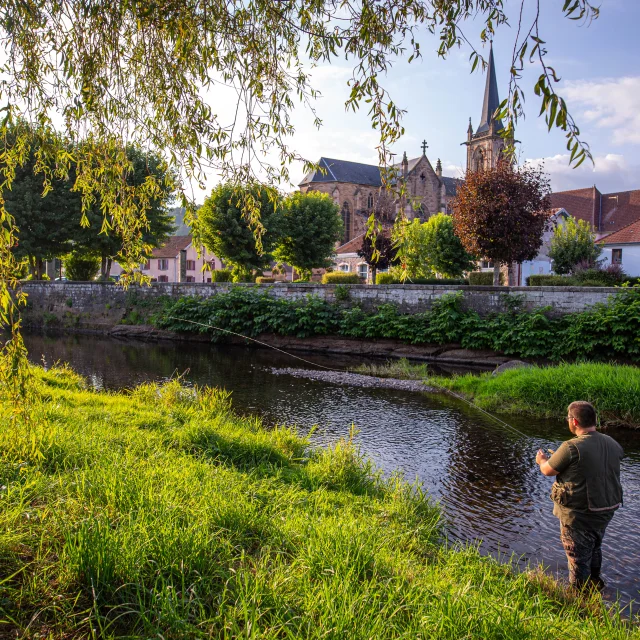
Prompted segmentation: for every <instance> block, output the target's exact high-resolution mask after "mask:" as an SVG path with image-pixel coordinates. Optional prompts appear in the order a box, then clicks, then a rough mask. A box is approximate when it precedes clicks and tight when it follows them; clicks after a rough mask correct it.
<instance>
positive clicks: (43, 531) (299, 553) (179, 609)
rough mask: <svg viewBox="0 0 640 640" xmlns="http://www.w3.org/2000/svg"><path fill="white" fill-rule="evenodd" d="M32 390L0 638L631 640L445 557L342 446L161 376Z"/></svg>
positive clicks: (398, 495) (545, 591) (12, 454)
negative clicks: (314, 444) (323, 446)
mask: <svg viewBox="0 0 640 640" xmlns="http://www.w3.org/2000/svg"><path fill="white" fill-rule="evenodd" d="M36 380H37V385H38V388H37V394H38V395H37V397H36V400H35V402H34V405H33V421H32V423H31V424H30V425H29V426H28V428H25V427H24V426H20V427H19V428H17V429H16V430H12V429H10V428H8V427H5V428H4V429H3V430H2V431H1V432H0V452H1V458H0V469H1V471H2V478H3V481H2V492H1V493H0V496H1V497H0V517H1V518H2V522H3V526H2V529H1V531H2V534H1V537H0V544H1V545H2V553H1V556H0V557H1V558H2V560H1V562H2V572H3V576H4V578H3V582H2V583H1V584H0V621H1V623H2V625H3V626H2V627H0V629H2V634H3V635H7V636H8V637H13V636H18V637H20V636H24V637H36V634H40V635H39V637H50V638H62V637H65V638H66V637H88V636H92V635H93V636H96V637H101V638H109V637H113V638H117V637H125V636H126V637H157V636H158V635H162V636H163V637H172V638H178V637H225V638H233V637H248V636H251V637H253V638H273V639H275V638H280V637H304V638H320V637H323V638H326V637H336V638H338V637H349V638H363V639H364V638H373V637H375V638H416V637H425V638H436V637H437V638H460V637H468V638H483V639H484V638H490V637H497V636H498V635H499V636H500V637H508V638H540V639H542V638H545V639H546V638H548V637H549V636H551V637H567V638H569V637H570V638H584V639H585V640H586V639H587V638H588V639H592V638H602V639H605V638H607V639H616V638H637V637H639V634H638V631H637V629H635V628H633V629H632V628H630V627H628V626H626V625H625V624H624V623H622V622H620V620H619V619H618V618H617V617H616V615H614V614H612V613H611V612H607V611H606V610H605V608H604V607H602V606H601V605H598V604H597V601H595V600H594V601H593V602H592V603H590V605H589V606H588V607H585V605H584V603H581V602H580V601H578V600H575V599H573V598H571V597H570V596H569V595H567V594H566V593H565V592H564V591H563V589H562V588H561V587H560V586H558V585H557V584H556V583H554V582H553V581H552V580H550V579H548V578H543V577H541V576H540V574H538V573H521V574H516V573H514V572H512V571H511V569H510V568H508V567H506V566H504V565H500V564H498V563H497V562H495V561H494V560H491V559H489V558H483V557H481V556H480V555H479V554H478V553H477V552H476V551H475V550H473V549H463V550H452V549H447V548H445V547H444V546H442V544H441V541H440V526H439V524H438V522H439V511H438V510H437V508H436V507H435V506H434V505H433V504H431V503H430V502H429V500H428V498H427V497H426V496H425V495H424V494H422V493H421V492H419V491H416V490H412V489H411V488H410V487H408V486H407V485H406V484H404V483H402V482H400V481H398V480H397V479H391V480H384V479H383V478H381V477H380V476H379V475H378V474H376V473H375V470H374V469H373V468H372V467H371V465H370V463H368V462H367V461H366V460H363V459H362V457H361V456H360V455H359V453H358V451H357V449H356V448H355V447H354V446H353V444H351V443H349V442H341V443H338V444H337V445H335V446H334V447H332V448H329V449H327V450H315V449H310V448H309V446H308V444H307V442H306V441H305V440H303V439H301V438H300V437H299V436H297V435H296V434H295V433H293V432H292V431H290V430H287V429H284V428H279V429H274V430H266V429H264V428H263V427H262V425H261V423H260V421H259V420H258V419H256V418H253V417H251V418H241V417H238V416H237V415H235V414H234V413H233V412H232V410H231V407H230V404H229V398H228V394H226V393H225V392H221V391H216V390H197V391H194V390H193V389H186V388H184V387H181V386H180V384H179V383H178V382H177V381H174V382H171V383H169V384H167V385H164V386H158V385H155V384H146V385H143V386H141V387H138V388H137V389H135V390H133V391H131V392H128V393H100V392H95V391H91V390H89V389H87V388H86V386H85V384H84V382H83V381H82V380H81V379H80V378H79V377H78V376H76V375H75V374H73V373H72V372H70V371H67V370H60V369H54V370H52V371H49V372H48V373H46V374H45V373H43V372H42V371H41V370H36ZM0 411H1V412H2V413H1V415H0V418H2V419H3V424H5V425H10V422H9V413H10V408H9V407H6V406H3V405H0ZM27 627H28V631H26V628H27Z"/></svg>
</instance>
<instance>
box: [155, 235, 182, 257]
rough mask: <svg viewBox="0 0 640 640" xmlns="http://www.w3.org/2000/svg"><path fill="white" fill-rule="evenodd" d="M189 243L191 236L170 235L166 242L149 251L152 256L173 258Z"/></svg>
mask: <svg viewBox="0 0 640 640" xmlns="http://www.w3.org/2000/svg"><path fill="white" fill-rule="evenodd" d="M190 244H191V236H170V237H169V239H168V240H167V242H166V243H165V244H164V245H162V246H161V247H157V248H156V249H154V250H153V251H152V252H151V255H152V256H153V257H154V258H175V257H176V256H177V255H178V254H179V253H180V251H182V250H183V249H186V248H187V247H188V246H189V245H190Z"/></svg>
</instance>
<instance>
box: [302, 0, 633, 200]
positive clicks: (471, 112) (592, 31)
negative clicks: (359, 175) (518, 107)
mask: <svg viewBox="0 0 640 640" xmlns="http://www.w3.org/2000/svg"><path fill="white" fill-rule="evenodd" d="M527 2H529V3H530V0H527ZM540 4H541V8H542V13H541V33H540V35H541V37H542V38H543V39H544V40H545V41H546V43H547V44H546V47H547V49H548V52H549V53H548V57H547V60H548V62H549V63H550V64H552V66H554V67H555V69H556V72H557V73H558V75H559V76H560V77H561V78H562V80H561V83H560V84H559V85H558V92H559V93H560V94H561V95H562V96H563V97H564V98H565V99H566V100H567V104H568V107H569V110H570V111H571V113H572V114H573V116H574V118H575V120H576V121H577V123H578V125H579V126H580V128H581V131H582V137H583V138H584V140H586V141H587V142H588V143H589V145H590V147H591V151H592V153H593V156H594V159H595V165H593V164H591V163H589V162H585V163H584V164H583V165H582V166H581V167H580V168H578V169H572V168H570V167H569V163H568V153H567V151H566V147H565V139H564V134H563V133H562V132H551V133H548V132H547V127H546V124H545V122H544V119H543V118H538V117H537V114H538V112H539V110H540V103H539V101H538V98H537V97H536V96H535V95H534V94H533V85H534V83H535V81H536V79H537V76H538V75H539V73H540V71H539V67H532V68H526V69H525V73H524V78H523V81H522V85H523V88H524V89H525V97H526V103H525V110H526V117H525V119H524V120H523V121H520V122H519V124H518V127H517V130H516V138H517V139H518V140H519V141H520V145H519V158H520V161H535V162H538V163H539V162H543V163H544V167H545V170H546V171H547V173H548V174H549V176H550V179H551V186H552V189H553V190H554V191H559V190H564V189H576V188H581V187H590V186H592V185H593V184H594V183H595V184H596V185H597V186H598V188H599V189H600V190H601V191H603V192H611V191H623V190H628V189H640V156H639V151H640V38H638V35H637V25H638V24H639V23H640V2H638V1H637V0H601V4H600V7H601V12H600V18H599V19H598V20H596V21H593V22H592V23H591V24H589V25H583V24H581V23H576V22H573V21H569V20H567V19H566V18H563V16H562V14H561V11H560V9H561V6H562V4H563V2H562V0H541V3H540ZM505 5H506V8H507V10H508V11H509V12H513V11H514V9H517V8H518V7H519V2H517V1H516V0H506V2H505ZM480 28H481V27H480V24H479V23H477V24H469V25H467V26H466V27H465V32H466V34H467V36H468V37H469V38H470V40H472V41H473V42H474V44H476V45H478V46H481V44H480V39H479V32H480ZM473 36H475V38H474V37H473ZM514 39H515V29H514V28H513V27H508V26H506V27H505V26H503V27H501V28H500V29H499V30H498V32H497V34H496V36H495V39H494V44H493V46H494V56H495V62H496V72H497V76H498V89H499V92H500V97H501V99H502V98H504V97H505V96H506V93H507V85H508V81H509V66H510V61H511V54H512V50H513V44H514ZM437 45H438V40H437V37H436V36H431V35H429V34H427V33H425V34H423V36H422V37H421V48H422V51H423V57H422V59H418V60H417V61H414V62H412V63H411V64H408V63H407V62H406V61H405V60H399V61H397V62H396V63H395V64H394V65H393V67H392V69H391V71H390V72H389V73H388V75H387V78H386V87H387V88H388V89H389V91H390V92H391V95H392V97H393V98H394V100H395V101H396V103H397V104H398V105H399V106H400V107H401V108H403V109H406V111H407V113H406V115H405V117H404V126H405V130H406V133H405V135H404V137H403V138H402V140H400V141H399V142H398V143H397V144H396V145H395V147H394V152H395V153H396V154H397V158H398V159H399V158H401V157H402V153H403V152H404V151H406V152H407V155H408V157H409V158H412V157H417V156H419V155H420V154H421V147H420V145H421V143H422V140H423V139H426V140H427V143H428V145H429V148H428V150H427V156H428V158H429V159H430V161H431V163H432V165H434V166H435V163H436V160H437V159H438V158H440V159H441V160H442V165H443V170H444V174H445V175H449V176H454V177H460V176H462V174H463V171H464V168H465V164H466V148H465V147H464V146H461V143H462V142H463V141H464V140H466V131H467V127H468V123H469V117H471V120H472V123H473V125H474V127H477V125H478V121H479V119H480V113H481V110H482V99H483V93H484V84H485V75H484V72H483V71H480V72H477V71H476V73H474V74H470V64H469V49H464V48H463V49H461V50H455V51H453V52H452V53H451V54H450V55H449V57H448V58H447V59H446V60H442V59H440V58H438V57H437V55H436V53H435V50H436V47H437ZM483 55H485V56H486V55H488V48H485V49H484V50H483ZM350 72H351V68H350V66H349V64H348V63H347V62H345V61H344V60H339V61H338V62H334V64H332V65H331V66H324V67H318V68H316V69H314V70H313V85H314V86H315V87H316V88H317V89H319V90H320V91H321V93H322V98H320V99H319V100H318V101H317V103H316V108H317V111H318V115H319V117H320V118H321V119H322V120H323V126H322V128H321V129H320V130H319V131H318V130H316V129H315V127H314V126H313V117H312V115H311V114H310V113H309V112H308V111H305V110H304V109H303V108H302V107H299V108H298V109H297V110H296V112H295V114H294V118H293V121H294V124H295V127H296V133H295V136H294V137H293V139H292V141H291V142H292V145H293V147H294V148H295V149H296V150H297V151H298V152H299V153H300V154H301V155H302V156H303V157H305V158H307V159H309V160H313V161H317V160H318V159H319V158H320V157H321V156H325V157H330V158H340V159H343V160H352V161H356V162H366V163H371V164H376V162H377V151H376V145H377V133H376V131H374V130H372V129H371V126H370V123H369V120H368V116H367V114H366V109H362V110H361V111H360V112H359V113H355V114H354V113H352V112H346V111H345V108H344V102H345V100H346V98H347V97H348V93H349V89H348V87H347V84H346V82H347V79H348V78H349V76H350ZM291 174H292V180H293V182H294V183H298V182H299V181H300V180H301V179H302V177H303V168H302V164H300V165H298V166H293V167H292V170H291Z"/></svg>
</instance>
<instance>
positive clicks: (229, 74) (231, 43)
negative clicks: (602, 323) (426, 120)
mask: <svg viewBox="0 0 640 640" xmlns="http://www.w3.org/2000/svg"><path fill="white" fill-rule="evenodd" d="M522 3H523V4H524V5H533V9H534V11H533V12H532V15H533V18H532V22H531V23H528V24H520V25H519V26H520V27H521V28H520V29H518V30H516V31H513V32H509V33H516V34H517V35H516V41H515V46H514V54H513V60H512V64H511V65H510V68H511V82H510V87H509V95H508V98H507V99H506V100H505V102H504V103H503V105H502V107H501V112H502V113H501V116H500V117H501V118H502V119H503V121H505V122H507V126H506V131H505V135H507V136H512V134H513V126H514V125H515V122H516V121H517V119H518V117H519V116H520V115H521V114H522V95H523V94H522V87H521V86H520V77H521V71H522V69H523V65H524V64H525V62H526V61H527V60H528V59H531V60H532V61H534V62H535V64H537V65H538V66H539V72H540V75H539V78H538V80H537V82H536V85H535V88H534V91H535V93H536V94H537V95H538V96H540V98H541V101H542V111H543V112H545V113H546V118H547V122H548V124H549V127H552V126H555V127H559V128H560V129H562V130H563V131H565V132H566V135H567V142H568V146H569V148H570V150H571V158H572V160H573V161H575V162H576V163H578V162H580V161H582V160H583V159H584V158H585V157H589V150H588V147H587V146H586V145H585V144H584V143H583V142H582V141H581V139H580V132H579V130H578V127H577V126H576V124H575V122H574V121H573V119H572V118H571V116H570V115H569V113H568V111H567V108H566V104H565V102H564V101H563V100H562V98H561V97H560V96H559V95H558V94H557V93H556V90H555V88H554V87H555V86H556V82H557V80H558V79H557V77H556V74H555V71H554V69H552V68H551V67H549V66H548V65H547V64H546V63H545V54H546V50H545V46H544V42H543V38H541V35H542V34H541V33H540V32H539V28H538V24H539V19H540V18H539V16H540V7H539V6H538V5H539V3H540V0H522ZM505 4H506V3H505V2H504V0H437V1H435V0H375V1H374V0H345V1H344V2H340V3H336V2H330V1H326V0H325V1H322V0H320V1H319V2H307V1H306V0H292V1H291V2H281V1H280V0H249V1H246V0H224V1H223V0H181V1H180V2H169V3H167V2H130V1H129V0H113V1H111V2H105V1H103V0H31V1H28V2H24V1H22V0H4V1H3V2H2V3H0V42H1V44H2V53H1V54H0V60H1V61H2V62H1V65H0V69H1V80H0V138H1V139H2V142H1V143H0V144H1V145H2V147H1V148H0V156H1V157H0V163H1V164H0V173H1V176H0V187H1V188H2V189H3V190H4V189H9V188H10V187H11V182H12V179H13V175H14V172H15V169H16V166H18V165H20V164H22V163H23V162H24V161H25V159H26V158H27V157H28V155H29V150H30V147H31V145H32V144H33V136H32V135H31V134H30V131H31V130H32V129H34V128H35V134H34V135H35V137H36V138H38V139H39V140H41V143H40V144H39V145H38V150H37V162H36V163H35V170H36V172H37V174H38V175H39V176H41V177H42V183H43V192H44V193H46V192H47V191H48V189H49V186H50V184H51V181H52V180H53V179H54V178H56V177H58V178H65V177H66V176H67V174H68V173H69V170H70V168H71V166H73V167H74V168H75V176H76V178H75V189H76V190H77V191H78V192H79V193H80V194H81V196H82V202H83V206H84V208H85V210H87V209H88V208H89V207H90V206H91V204H92V203H93V202H94V201H96V200H98V201H99V202H100V203H101V206H102V211H103V214H104V220H103V231H104V232H105V233H107V232H109V233H115V234H118V235H119V236H120V237H121V238H122V243H123V253H124V255H125V256H126V257H127V260H126V264H124V265H123V266H124V267H125V272H126V273H131V274H135V273H136V272H137V270H136V269H135V268H134V267H135V266H136V265H138V264H139V263H140V261H141V260H142V259H143V256H144V255H145V254H146V251H147V249H148V247H145V243H144V229H145V227H146V220H145V216H144V212H145V211H146V210H147V209H148V208H149V205H150V203H151V202H152V201H153V200H154V199H156V198H157V197H159V196H160V194H161V191H162V188H161V185H159V184H158V181H157V180H156V179H155V178H154V177H153V176H149V179H148V180H145V182H144V183H143V184H140V185H138V184H131V183H129V182H128V181H127V180H126V176H127V174H128V173H129V172H130V171H131V161H130V159H129V158H128V157H127V153H126V147H127V144H136V143H138V144H140V145H142V146H143V147H146V148H150V149H155V150H159V151H160V152H161V153H162V154H163V155H164V157H165V159H166V160H167V162H169V163H171V164H173V165H175V166H176V167H177V170H178V171H179V173H180V176H181V179H182V187H181V189H180V193H181V195H182V199H183V205H184V206H187V207H188V208H189V211H193V201H194V198H193V196H192V195H191V193H190V187H192V186H193V185H198V184H202V183H203V182H204V178H205V172H206V171H214V172H217V173H218V174H219V175H220V177H221V179H222V180H223V181H231V182H232V183H234V184H240V183H244V184H245V186H247V184H246V183H249V184H251V183H253V182H255V181H256V180H258V179H260V180H261V181H262V182H264V183H266V184H267V185H268V186H275V185H276V184H277V183H279V182H282V181H284V182H288V180H289V170H288V165H289V163H290V162H292V161H294V160H299V159H300V160H301V158H300V156H299V155H298V154H297V153H296V151H295V149H294V148H292V147H291V146H290V140H291V136H292V134H293V133H294V129H293V125H292V122H291V114H292V110H293V108H294V106H295V105H296V103H302V104H303V105H306V106H308V107H310V108H311V109H312V112H313V113H314V114H315V111H313V99H314V98H315V97H316V91H315V89H314V87H313V84H312V82H311V76H310V75H309V69H310V68H312V67H313V65H315V64H330V63H331V62H332V61H333V60H337V59H340V60H344V59H345V57H346V59H347V61H348V62H350V63H351V64H352V68H353V73H352V75H351V77H350V79H349V80H348V83H349V86H350V95H349V97H348V99H347V101H346V107H347V108H349V109H354V110H355V109H357V108H358V107H359V106H360V105H361V104H362V103H363V101H364V102H365V103H366V104H367V105H368V108H369V115H370V118H371V124H372V126H373V127H374V128H375V129H377V130H378V132H379V134H380V145H379V152H380V161H381V163H382V164H384V165H386V162H387V160H389V157H390V145H393V143H394V142H396V141H397V140H398V138H399V137H400V136H401V135H402V133H403V128H402V123H401V119H402V114H403V111H402V109H401V108H400V106H398V105H397V104H396V103H395V102H394V101H393V99H392V97H391V96H390V95H389V93H388V92H387V90H386V89H385V87H384V85H383V84H382V83H383V79H384V78H385V77H386V72H387V70H388V69H389V67H390V65H391V64H392V61H393V60H394V59H396V58H398V57H399V56H406V57H407V58H408V59H409V60H410V61H411V60H414V59H416V58H419V57H420V53H421V51H420V46H419V38H420V35H421V33H422V32H423V31H428V32H431V33H432V34H434V35H435V37H436V38H435V39H436V40H437V42H438V53H439V55H440V56H442V57H446V55H447V54H448V53H449V51H450V50H451V49H453V48H455V47H458V46H460V45H463V46H467V47H469V50H470V56H471V63H470V64H471V66H472V69H478V68H481V67H483V66H484V64H485V63H484V60H483V59H482V57H481V55H480V52H479V51H478V50H476V49H475V48H474V46H473V45H472V44H471V41H470V40H469V39H468V38H469V34H468V33H466V32H463V31H462V27H463V26H464V24H465V22H467V21H468V22H469V23H471V21H474V22H473V24H474V25H479V28H480V40H481V41H486V40H488V39H490V38H493V37H494V35H495V33H496V31H497V30H499V29H500V28H501V27H503V26H505V25H507V24H508V23H510V24H512V25H518V23H519V16H523V15H525V16H526V15H529V12H527V11H524V12H523V11H522V10H521V8H520V7H519V6H514V7H513V15H511V16H510V15H507V12H506V9H505ZM518 4H519V3H518ZM547 4H549V3H547ZM553 4H554V5H556V6H557V7H559V8H560V9H561V10H562V11H563V12H564V14H565V16H566V17H567V18H571V19H575V18H582V19H585V20H588V19H591V18H595V17H597V15H598V10H597V9H596V8H594V7H593V6H592V5H591V4H590V2H589V0H572V1H567V0H555V2H554V3H553ZM510 18H511V19H510ZM521 21H522V18H520V22H521ZM509 37H513V36H511V35H510V36H509ZM231 98H232V100H231ZM231 102H232V104H231V107H232V108H231V109H230V110H229V113H228V114H225V113H223V112H222V111H221V110H220V109H221V108H223V107H224V105H227V104H229V103H231ZM316 123H317V124H318V125H319V124H320V120H319V118H317V116H316ZM54 124H55V127H54ZM9 127H13V128H14V130H15V131H17V133H18V135H17V136H16V138H15V139H13V140H12V141H9V140H8V138H7V136H6V133H7V131H8V128H9ZM53 128H57V129H58V130H59V131H60V133H61V134H62V135H61V136H60V139H61V140H63V139H64V138H65V137H68V138H71V139H72V140H73V141H74V143H78V144H74V148H75V149H77V152H75V153H73V154H71V153H69V151H68V149H67V147H66V146H65V144H64V143H63V142H62V141H60V142H56V137H55V136H51V135H50V132H51V130H52V129H53ZM305 164H306V167H305V169H308V170H310V169H312V168H313V167H312V165H311V164H310V163H305ZM245 192H246V191H245ZM253 204H255V203H252V201H251V200H250V201H248V202H247V203H245V215H246V216H247V217H248V218H249V219H250V220H251V223H252V225H253V228H254V231H255V234H256V238H257V244H258V247H259V248H260V237H261V233H262V231H263V229H262V226H261V224H260V220H259V211H258V208H257V207H255V206H253ZM187 218H189V216H187ZM0 225H1V232H0V321H1V323H2V324H3V325H8V326H9V327H10V328H11V330H12V332H13V339H12V340H9V341H8V342H6V343H5V345H4V347H3V350H2V354H3V355H4V356H6V357H5V359H4V362H5V364H6V363H12V364H10V366H9V367H8V368H7V366H4V367H3V368H2V369H1V370H0V375H2V376H3V377H4V379H3V380H2V382H10V386H11V389H13V390H14V391H15V392H16V393H18V395H20V393H21V392H22V391H21V390H22V389H23V388H24V384H25V382H24V378H23V377H22V376H21V375H19V372H21V371H23V370H24V367H23V363H24V348H23V346H22V342H21V340H20V337H19V333H18V327H19V319H18V314H17V307H16V306H15V302H18V303H19V302H21V301H24V296H21V295H18V296H17V298H16V297H13V298H12V296H11V289H12V288H14V287H15V286H17V280H16V273H17V272H16V264H15V261H14V260H13V257H12V251H11V248H12V247H13V245H14V244H15V242H16V237H17V234H18V231H17V230H16V228H15V227H14V224H13V220H12V218H11V216H10V215H9V214H8V213H7V211H6V210H5V208H4V205H3V202H2V199H1V196H0ZM194 235H195V236H196V238H195V240H196V244H199V243H198V238H197V236H198V229H197V225H196V226H195V228H194ZM125 284H126V282H125ZM3 388H7V386H6V385H4V384H3Z"/></svg>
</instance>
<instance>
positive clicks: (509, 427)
mask: <svg viewBox="0 0 640 640" xmlns="http://www.w3.org/2000/svg"><path fill="white" fill-rule="evenodd" d="M167 318H169V320H176V321H177V322H188V323H189V324H195V325H197V326H199V327H205V328H206V329H215V330H216V331H222V332H224V333H229V334H231V335H233V336H237V337H238V338H243V339H245V340H251V341H252V342H255V343H256V344H261V345H262V346H264V347H268V348H269V349H274V350H275V351H279V352H280V353H284V354H285V355H286V356H289V357H291V358H295V359H296V360H300V361H301V362H305V363H306V364H310V365H312V366H314V367H320V368H322V369H326V370H327V371H336V372H338V373H353V372H352V371H349V370H348V369H334V368H332V367H325V366H324V365H322V364H318V363H317V362H311V360H306V359H305V358H301V357H300V356H296V355H294V354H293V353H289V352H288V351H285V350H284V349H279V348H278V347H274V346H273V345H272V344H269V343H268V342H262V340H256V339H255V338H250V337H249V336H245V335H243V334H241V333H236V332H235V331H231V330H229V329H223V328H222V327H216V326H215V325H213V324H205V323H203V322H196V321H195V320H186V319H184V318H176V317H174V316H167ZM427 382H428V383H429V384H431V385H432V386H434V387H435V388H436V389H438V390H440V391H442V392H444V393H445V394H449V395H452V396H453V397H454V398H457V399H458V400H460V401H462V402H464V403H465V404H467V405H469V406H470V407H472V408H474V409H476V410H477V411H480V412H481V413H483V414H484V415H486V416H488V417H489V418H492V419H493V420H494V421H495V422H497V423H498V424H500V425H501V426H503V427H505V428H506V429H507V430H508V431H510V432H511V433H512V434H513V435H517V436H519V437H521V438H529V436H528V435H527V434H526V433H524V432H523V431H520V430H519V429H516V427H514V426H513V425H510V424H509V423H508V422H505V421H504V420H502V419H501V418H498V416H496V415H494V414H493V413H490V412H489V411H487V410H486V409H483V408H482V407H479V406H478V405H477V404H475V403H474V402H472V401H471V400H468V399H467V398H465V397H463V396H461V395H459V394H457V393H456V392H455V391H451V389H447V388H446V387H442V386H441V385H439V384H437V383H435V382H432V381H431V380H429V379H427Z"/></svg>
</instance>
